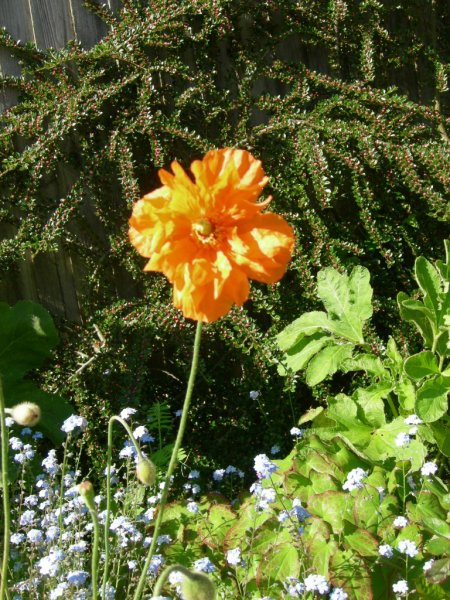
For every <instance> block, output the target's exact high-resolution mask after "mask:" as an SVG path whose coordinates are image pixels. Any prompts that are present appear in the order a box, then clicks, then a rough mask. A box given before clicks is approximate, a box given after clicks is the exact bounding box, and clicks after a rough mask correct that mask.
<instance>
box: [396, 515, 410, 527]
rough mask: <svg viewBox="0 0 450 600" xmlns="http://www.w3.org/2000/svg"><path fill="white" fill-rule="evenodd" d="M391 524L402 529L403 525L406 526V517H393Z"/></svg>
mask: <svg viewBox="0 0 450 600" xmlns="http://www.w3.org/2000/svg"><path fill="white" fill-rule="evenodd" d="M392 525H393V526H394V527H398V528H399V529H403V527H406V526H407V525H408V519H406V518H405V517H395V519H394V521H393V523H392Z"/></svg>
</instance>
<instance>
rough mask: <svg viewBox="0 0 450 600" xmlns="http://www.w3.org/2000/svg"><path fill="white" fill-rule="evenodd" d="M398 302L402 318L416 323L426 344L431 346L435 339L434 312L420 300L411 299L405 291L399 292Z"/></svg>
mask: <svg viewBox="0 0 450 600" xmlns="http://www.w3.org/2000/svg"><path fill="white" fill-rule="evenodd" d="M397 303H398V307H399V311H400V316H401V317H402V319H404V320H405V321H409V322H412V323H414V325H415V326H416V327H417V329H418V330H419V333H420V335H421V336H422V337H423V339H424V341H425V346H427V347H429V348H431V347H432V346H433V341H434V333H433V325H434V316H433V313H432V312H431V311H430V310H429V309H428V308H427V307H426V306H424V305H423V304H422V303H421V302H419V301H418V300H411V299H410V298H409V296H408V295H407V294H405V293H404V292H399V293H398V294H397Z"/></svg>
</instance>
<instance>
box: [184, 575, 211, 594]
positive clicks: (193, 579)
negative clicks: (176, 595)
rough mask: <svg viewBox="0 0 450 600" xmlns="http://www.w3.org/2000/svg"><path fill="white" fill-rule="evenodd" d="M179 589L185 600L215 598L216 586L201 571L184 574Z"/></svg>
mask: <svg viewBox="0 0 450 600" xmlns="http://www.w3.org/2000/svg"><path fill="white" fill-rule="evenodd" d="M180 585H181V591H182V592H183V598H184V599H185V600H215V598H216V586H215V585H214V583H213V582H212V581H211V580H210V579H209V578H208V577H207V576H206V575H203V573H192V572H191V573H190V574H189V575H185V576H184V577H183V580H182V582H181V584H180Z"/></svg>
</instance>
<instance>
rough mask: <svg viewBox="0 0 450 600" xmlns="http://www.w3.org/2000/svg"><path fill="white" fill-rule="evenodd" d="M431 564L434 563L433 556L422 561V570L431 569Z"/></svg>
mask: <svg viewBox="0 0 450 600" xmlns="http://www.w3.org/2000/svg"><path fill="white" fill-rule="evenodd" d="M433 564H434V558H431V559H430V560H427V562H426V563H424V565H423V570H424V571H429V570H430V569H431V567H432V566H433Z"/></svg>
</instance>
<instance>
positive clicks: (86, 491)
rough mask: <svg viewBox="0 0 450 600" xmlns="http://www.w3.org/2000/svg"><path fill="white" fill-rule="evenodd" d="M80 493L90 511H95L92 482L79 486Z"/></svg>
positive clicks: (84, 482) (85, 482)
mask: <svg viewBox="0 0 450 600" xmlns="http://www.w3.org/2000/svg"><path fill="white" fill-rule="evenodd" d="M78 493H79V494H80V496H81V497H82V498H83V500H84V502H85V504H86V506H87V507H88V509H89V510H93V511H95V500H94V498H95V492H94V486H93V485H92V483H91V482H90V481H83V482H82V483H80V485H79V486H78Z"/></svg>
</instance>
